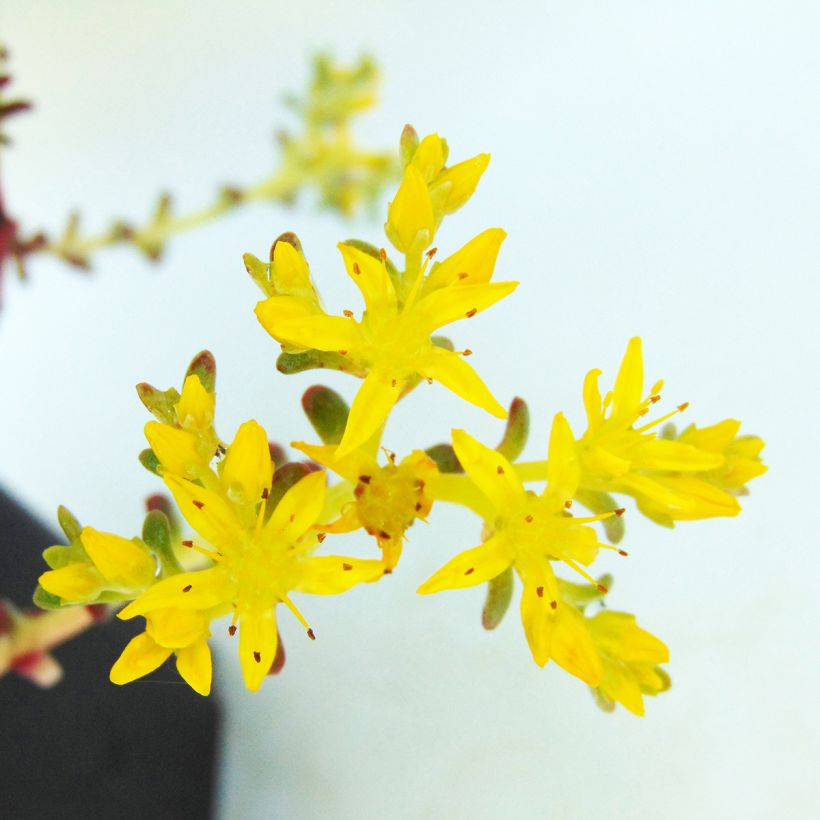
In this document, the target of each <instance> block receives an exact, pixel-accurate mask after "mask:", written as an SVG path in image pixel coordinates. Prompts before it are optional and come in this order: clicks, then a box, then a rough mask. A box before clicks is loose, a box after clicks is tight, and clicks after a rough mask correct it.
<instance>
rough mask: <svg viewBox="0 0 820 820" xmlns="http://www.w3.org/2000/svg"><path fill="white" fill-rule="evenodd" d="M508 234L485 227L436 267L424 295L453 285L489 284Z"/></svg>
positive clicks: (425, 286)
mask: <svg viewBox="0 0 820 820" xmlns="http://www.w3.org/2000/svg"><path fill="white" fill-rule="evenodd" d="M506 237H507V234H506V233H505V232H504V231H502V230H501V228H488V229H487V230H486V231H484V232H482V233H480V234H479V235H478V236H476V237H473V239H471V240H470V241H469V242H468V243H467V244H466V245H464V247H463V248H460V249H459V250H457V251H456V252H455V253H454V254H451V255H450V256H448V257H447V258H446V259H445V260H444V261H442V262H440V263H438V264H436V265H435V266H434V267H433V270H432V271H431V272H430V275H429V276H428V277H427V279H426V281H425V283H424V289H423V291H422V292H423V293H424V294H427V293H430V292H432V291H434V290H438V289H439V288H444V287H447V286H448V285H452V284H462V285H478V284H483V283H485V282H489V281H490V279H491V278H492V275H493V270H494V269H495V261H496V258H497V257H498V251H499V250H500V248H501V243H502V242H503V241H504V240H505V239H506Z"/></svg>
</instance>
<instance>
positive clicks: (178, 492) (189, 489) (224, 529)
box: [165, 476, 241, 550]
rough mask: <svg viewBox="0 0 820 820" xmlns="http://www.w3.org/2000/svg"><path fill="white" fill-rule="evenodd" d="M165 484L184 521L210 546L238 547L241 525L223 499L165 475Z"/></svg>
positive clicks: (189, 482)
mask: <svg viewBox="0 0 820 820" xmlns="http://www.w3.org/2000/svg"><path fill="white" fill-rule="evenodd" d="M165 483H166V485H167V486H168V489H169V490H170V491H171V493H172V494H173V496H174V499H175V500H176V502H177V506H178V507H179V511H180V512H181V513H182V515H183V516H185V520H186V521H187V522H188V523H189V524H190V525H191V526H192V527H193V528H194V529H195V530H196V531H197V532H198V533H199V534H200V535H201V536H202V537H203V538H204V539H205V540H206V541H207V542H208V543H209V544H212V545H213V546H214V547H217V549H226V550H230V549H231V548H233V547H234V546H235V545H236V544H237V542H238V540H239V534H240V530H241V526H240V524H239V521H238V520H237V518H236V515H235V514H234V511H233V509H232V508H231V506H230V505H229V504H228V502H227V501H225V499H224V498H222V496H220V495H217V493H215V492H212V491H211V490H206V489H205V487H201V486H200V485H198V484H194V483H193V482H191V481H185V480H184V479H181V478H177V477H176V476H166V478H165Z"/></svg>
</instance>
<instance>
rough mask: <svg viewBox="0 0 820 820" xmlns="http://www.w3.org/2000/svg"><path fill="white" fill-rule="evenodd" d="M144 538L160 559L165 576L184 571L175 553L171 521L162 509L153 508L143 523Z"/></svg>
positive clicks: (162, 574) (163, 575) (161, 570)
mask: <svg viewBox="0 0 820 820" xmlns="http://www.w3.org/2000/svg"><path fill="white" fill-rule="evenodd" d="M142 540H143V541H144V542H145V543H146V544H147V545H148V546H149V547H150V548H151V550H152V552H153V553H154V555H156V557H157V558H158V559H159V565H160V574H161V576H162V577H163V578H167V577H168V576H169V575H176V574H177V573H178V572H182V567H181V566H180V565H179V562H178V561H177V558H176V555H174V547H173V543H172V539H171V522H170V521H168V516H166V515H165V513H164V512H162V510H151V511H150V512H149V513H148V514H147V515H146V516H145V520H144V521H143V523H142Z"/></svg>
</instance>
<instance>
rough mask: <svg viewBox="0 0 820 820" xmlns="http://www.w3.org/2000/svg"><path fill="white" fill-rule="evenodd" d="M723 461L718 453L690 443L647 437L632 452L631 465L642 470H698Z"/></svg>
mask: <svg viewBox="0 0 820 820" xmlns="http://www.w3.org/2000/svg"><path fill="white" fill-rule="evenodd" d="M724 461H725V459H724V457H723V456H722V455H721V454H720V453H712V452H709V451H708V450H699V449H698V448H697V447H693V446H692V445H690V444H682V443H681V442H679V441H667V440H666V439H660V438H657V439H649V440H647V441H645V442H643V444H642V445H641V446H640V447H638V448H637V449H636V450H635V451H634V452H633V453H632V466H633V467H635V468H638V469H644V470H670V471H673V472H700V471H703V470H713V469H715V468H716V467H720V466H721V465H722V464H723V462H724Z"/></svg>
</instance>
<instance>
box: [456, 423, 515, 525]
mask: <svg viewBox="0 0 820 820" xmlns="http://www.w3.org/2000/svg"><path fill="white" fill-rule="evenodd" d="M453 449H454V450H455V453H456V456H458V460H459V462H461V466H462V467H463V468H464V470H465V471H466V473H467V475H468V476H469V477H470V479H471V480H472V482H473V483H474V484H475V485H476V486H477V487H478V488H479V490H481V492H482V493H484V495H485V496H487V498H488V499H489V500H490V502H491V503H492V504H493V506H494V507H495V509H496V511H497V513H498V514H504V515H508V514H509V513H511V512H512V511H513V510H515V509H516V508H518V507H520V506H521V505H522V504H523V503H524V502H525V501H526V498H527V494H526V491H525V490H524V485H523V484H522V483H521V479H520V478H518V475H517V474H516V472H515V469H514V468H513V466H512V464H510V462H509V461H507V459H506V458H504V456H502V455H501V453H499V452H498V451H496V450H492V449H490V448H489V447H487V446H485V445H484V444H482V443H481V442H480V441H477V440H476V439H474V438H473V437H472V436H471V435H470V434H469V433H465V432H464V430H453Z"/></svg>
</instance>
